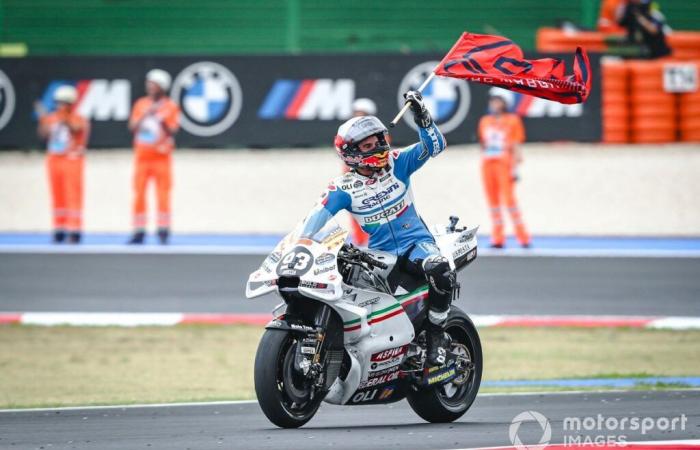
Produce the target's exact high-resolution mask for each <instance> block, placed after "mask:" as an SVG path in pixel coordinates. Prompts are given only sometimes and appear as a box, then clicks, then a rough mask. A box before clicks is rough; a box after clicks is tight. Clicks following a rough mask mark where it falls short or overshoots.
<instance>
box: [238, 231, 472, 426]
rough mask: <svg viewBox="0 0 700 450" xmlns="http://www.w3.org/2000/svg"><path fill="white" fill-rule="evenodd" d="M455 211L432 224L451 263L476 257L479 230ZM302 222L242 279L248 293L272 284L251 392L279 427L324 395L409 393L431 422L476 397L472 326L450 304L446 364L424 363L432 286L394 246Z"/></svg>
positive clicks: (300, 421) (367, 398) (455, 413)
mask: <svg viewBox="0 0 700 450" xmlns="http://www.w3.org/2000/svg"><path fill="white" fill-rule="evenodd" d="M458 220H459V219H458V218H456V217H450V224H449V225H448V226H444V225H443V226H435V227H434V228H433V229H432V230H431V231H432V233H433V235H434V236H435V240H436V243H437V245H438V247H439V248H440V250H441V253H442V255H443V256H445V257H446V258H447V259H448V261H449V262H450V266H451V267H452V268H453V269H455V270H460V269H463V268H464V267H466V266H467V265H469V264H470V263H471V262H473V261H474V260H475V259H476V256H477V242H476V231H477V228H472V229H467V228H457V223H458ZM302 231H303V226H302V224H299V225H298V226H297V227H296V228H295V229H294V231H292V232H291V233H289V234H288V235H287V236H286V237H284V238H283V239H282V241H280V242H279V243H278V244H277V246H276V247H275V248H274V250H273V251H272V253H270V254H269V255H268V256H267V258H265V260H264V261H263V262H262V264H261V266H260V268H259V269H257V270H256V271H255V272H253V273H252V274H251V275H250V277H249V278H248V282H247V284H246V296H247V297H248V298H254V297H259V296H261V295H265V294H268V293H271V292H274V293H277V294H279V296H280V297H281V298H282V300H283V302H282V303H280V304H279V305H278V306H277V307H276V308H275V310H274V311H273V317H274V319H273V320H272V321H271V322H269V323H268V324H267V325H266V327H265V328H266V330H265V332H264V334H263V336H262V339H261V341H260V344H259V346H258V350H257V354H256V357H255V369H254V378H255V393H256V395H257V398H258V402H259V404H260V407H261V408H262V410H263V412H264V413H265V415H266V416H267V418H268V419H270V421H271V422H272V423H274V424H275V425H277V426H279V427H283V428H296V427H300V426H302V425H304V424H305V423H306V422H308V421H309V420H310V419H311V418H312V417H313V416H314V414H315V413H316V411H317V410H318V408H319V406H320V405H321V402H322V401H326V402H328V403H332V404H337V405H366V404H379V403H390V402H396V401H399V400H401V399H403V398H406V399H407V400H408V403H409V405H410V406H411V408H412V409H413V410H414V411H415V412H416V413H417V414H418V415H419V416H420V417H422V418H423V419H425V420H426V421H428V422H438V423H439V422H452V421H454V420H456V419H458V418H459V417H461V416H462V415H463V414H464V413H465V412H466V411H467V410H468V409H469V407H470V406H471V405H472V403H473V402H474V399H475V398H476V394H477V392H478V390H479V385H480V383H481V372H482V367H483V358H482V353H481V342H480V339H479V335H478V333H477V331H476V328H475V327H474V324H473V323H472V321H471V320H470V319H469V317H468V316H467V315H466V314H465V313H464V312H463V311H462V310H460V309H459V308H458V307H456V306H454V305H453V306H452V308H451V311H450V314H449V317H448V319H447V324H446V328H445V330H446V333H447V334H448V335H449V336H450V339H451V344H450V349H449V351H448V352H447V357H446V363H445V364H444V365H442V366H439V367H429V366H428V365H427V364H426V331H425V328H424V325H425V324H426V323H427V310H428V308H427V303H426V300H427V297H428V284H427V282H426V281H425V279H424V278H419V277H417V276H414V275H412V274H410V273H409V272H407V271H406V270H405V269H404V263H405V261H403V260H402V258H401V257H397V255H394V254H392V253H388V252H383V251H376V250H362V249H359V248H357V247H354V246H352V245H350V244H347V243H346V237H347V235H348V232H347V231H345V230H344V229H343V228H342V227H340V226H339V225H338V223H337V222H336V221H335V219H332V220H330V221H329V222H328V223H327V224H326V225H325V226H324V227H323V228H322V229H321V230H320V231H318V232H317V233H315V234H314V235H313V236H304V235H303V233H302Z"/></svg>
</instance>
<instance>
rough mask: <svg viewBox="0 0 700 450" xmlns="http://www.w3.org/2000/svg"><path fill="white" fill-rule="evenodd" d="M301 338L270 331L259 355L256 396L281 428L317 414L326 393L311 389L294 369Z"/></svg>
mask: <svg viewBox="0 0 700 450" xmlns="http://www.w3.org/2000/svg"><path fill="white" fill-rule="evenodd" d="M296 344H297V341H296V339H295V338H294V336H293V335H292V334H291V333H289V332H287V331H282V330H266V331H265V334H263V337H262V339H260V344H259V345H258V351H257V353H256V354H255V371H254V372H255V373H254V378H255V395H256V396H257V397H258V403H259V405H260V409H262V411H263V413H265V415H266V416H267V418H268V419H270V422H272V423H274V424H275V425H277V426H278V427H281V428H298V427H300V426H302V425H304V424H305V423H306V422H308V421H309V420H311V418H312V417H313V416H314V414H316V411H317V410H318V408H319V406H320V405H321V401H322V400H323V397H322V396H320V395H319V396H317V397H316V398H311V396H310V392H309V391H308V390H307V389H306V386H304V382H303V380H302V379H300V378H301V377H300V376H298V374H296V373H295V371H294V368H293V367H291V365H292V364H293V361H294V353H295V351H296Z"/></svg>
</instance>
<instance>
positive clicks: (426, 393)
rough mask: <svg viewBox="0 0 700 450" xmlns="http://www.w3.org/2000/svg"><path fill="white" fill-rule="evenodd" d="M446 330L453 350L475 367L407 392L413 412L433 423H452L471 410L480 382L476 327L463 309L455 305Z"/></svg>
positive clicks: (479, 345)
mask: <svg viewBox="0 0 700 450" xmlns="http://www.w3.org/2000/svg"><path fill="white" fill-rule="evenodd" d="M445 331H446V332H447V334H449V335H450V337H451V338H452V351H453V352H454V353H457V354H460V356H465V357H468V358H469V359H470V360H471V362H472V369H471V371H469V372H468V373H467V374H466V375H465V376H464V377H458V378H456V379H455V380H453V381H452V382H449V383H447V384H445V385H442V386H440V387H437V388H434V389H419V390H418V391H415V392H409V393H408V394H407V400H408V403H409V405H411V408H412V409H413V411H415V412H416V414H418V415H419V416H421V417H422V418H423V419H425V420H427V421H428V422H432V423H446V422H453V421H455V420H457V419H459V418H460V417H462V415H464V413H465V412H467V410H468V409H469V407H470V406H471V405H472V403H474V399H476V394H477V392H479V386H480V385H481V372H482V369H483V361H484V360H483V356H482V353H481V340H480V339H479V334H478V333H477V331H476V327H474V324H473V323H472V321H471V320H470V319H469V317H468V316H467V315H466V314H465V313H464V311H462V310H461V309H459V308H457V307H455V306H453V307H452V309H451V311H450V315H449V317H448V318H447V324H446V325H445Z"/></svg>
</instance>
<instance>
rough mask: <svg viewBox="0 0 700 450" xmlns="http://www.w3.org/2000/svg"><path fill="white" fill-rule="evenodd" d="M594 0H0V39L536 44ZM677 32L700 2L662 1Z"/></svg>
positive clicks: (319, 46) (302, 49)
mask: <svg viewBox="0 0 700 450" xmlns="http://www.w3.org/2000/svg"><path fill="white" fill-rule="evenodd" d="M599 3H600V0H574V1H568V2H562V1H560V0H500V1H499V3H498V7H497V8H494V5H493V4H491V3H489V2H483V1H476V0H433V1H431V2H426V1H424V0H421V1H418V0H407V1H401V2H377V1H375V0H353V1H346V2H328V1H325V0H266V1H254V0H236V1H229V0H198V1H191V0H0V43H5V44H20V45H21V46H22V47H23V48H24V49H26V54H27V55H34V56H39V55H135V54H140V55H151V54H152V55H155V54H158V55H168V54H170V55H176V54H244V53H245V54H260V53H316V52H397V51H400V52H421V51H434V50H440V51H443V50H444V49H445V48H449V47H450V46H451V44H452V43H453V42H454V39H455V37H456V36H459V34H460V33H461V32H462V31H464V30H469V31H471V32H474V33H487V34H499V35H505V36H508V37H510V38H511V39H513V40H514V41H516V42H518V43H519V44H520V45H521V46H522V47H523V48H524V49H526V50H527V49H534V48H535V31H536V30H537V28H539V27H545V26H555V25H556V24H557V22H560V21H562V20H569V21H571V22H573V23H576V24H578V25H580V26H583V27H589V28H594V27H595V21H596V18H597V15H598V8H599ZM658 3H660V7H661V9H662V11H663V12H664V14H665V15H666V16H667V19H668V23H669V24H670V25H671V26H672V27H673V28H676V29H684V30H697V29H700V2H696V1H687V0H662V1H660V2H658Z"/></svg>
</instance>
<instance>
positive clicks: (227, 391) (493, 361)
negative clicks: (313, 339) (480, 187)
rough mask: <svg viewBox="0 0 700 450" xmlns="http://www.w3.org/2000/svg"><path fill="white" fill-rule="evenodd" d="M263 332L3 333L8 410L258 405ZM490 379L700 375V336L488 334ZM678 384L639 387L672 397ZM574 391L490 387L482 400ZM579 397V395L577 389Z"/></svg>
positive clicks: (7, 329)
mask: <svg viewBox="0 0 700 450" xmlns="http://www.w3.org/2000/svg"><path fill="white" fill-rule="evenodd" d="M262 332H263V330H262V329H261V328H259V327H247V326H177V327H162V328H161V327H139V328H116V327H104V328H101V327H32V326H0V407H1V408H14V407H41V406H69V405H97V404H99V405H106V404H128V403H157V402H184V401H214V400H233V399H252V398H254V393H253V387H252V377H253V373H252V372H253V359H254V354H255V350H256V348H257V343H258V341H259V339H260V335H261V333H262ZM480 333H481V337H482V342H483V347H484V363H485V367H484V380H514V379H538V380H539V379H555V378H584V377H585V378H589V377H595V378H618V377H625V378H627V377H635V378H641V377H646V376H697V375H700V358H698V356H699V352H698V348H700V346H699V345H698V344H700V331H683V332H682V331H661V330H640V329H623V328H610V329H576V328H534V329H531V328H488V329H482V330H480ZM678 387H683V386H679V385H668V386H667V385H663V384H661V385H653V386H638V387H637V389H639V388H642V389H665V388H678ZM539 390H546V391H559V390H566V389H565V388H564V389H562V388H542V389H538V388H533V387H527V388H522V389H521V388H484V389H483V390H482V392H522V391H539ZM576 390H580V389H576Z"/></svg>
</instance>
